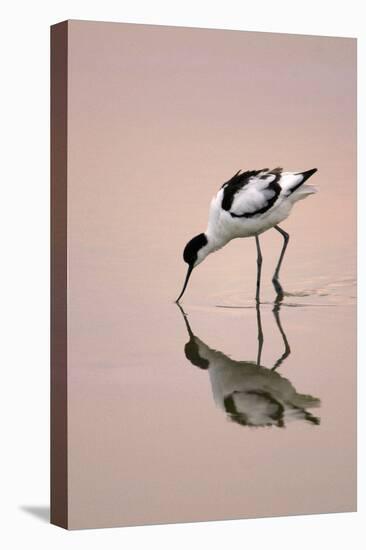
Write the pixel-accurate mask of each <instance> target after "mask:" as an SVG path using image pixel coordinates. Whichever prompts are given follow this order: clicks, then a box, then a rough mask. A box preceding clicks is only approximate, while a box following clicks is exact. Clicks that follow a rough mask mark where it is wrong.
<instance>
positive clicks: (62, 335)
mask: <svg viewBox="0 0 366 550" xmlns="http://www.w3.org/2000/svg"><path fill="white" fill-rule="evenodd" d="M67 61H68V22H67V21H65V22H62V23H59V24H57V25H53V26H52V27H51V448H50V452H51V480H50V482H51V488H50V492H51V494H50V505H51V514H50V516H51V520H50V521H51V523H53V524H55V525H58V526H60V527H63V528H65V529H67V528H68V479H67V477H68V475H67V474H68V466H67V452H68V445H67V83H68V78H67V70H68V62H67Z"/></svg>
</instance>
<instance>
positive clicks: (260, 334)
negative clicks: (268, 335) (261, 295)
mask: <svg viewBox="0 0 366 550" xmlns="http://www.w3.org/2000/svg"><path fill="white" fill-rule="evenodd" d="M256 310H257V329H258V353H257V367H260V366H261V355H262V348H263V341H264V338H263V329H262V320H261V310H260V303H259V302H257V304H256Z"/></svg>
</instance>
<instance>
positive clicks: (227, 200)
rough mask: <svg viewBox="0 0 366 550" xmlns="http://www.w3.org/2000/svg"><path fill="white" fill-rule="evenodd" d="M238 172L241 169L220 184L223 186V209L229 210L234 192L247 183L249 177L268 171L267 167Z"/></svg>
mask: <svg viewBox="0 0 366 550" xmlns="http://www.w3.org/2000/svg"><path fill="white" fill-rule="evenodd" d="M240 172H241V170H239V171H238V172H237V173H236V174H234V175H233V177H232V178H230V179H229V180H228V181H226V182H225V183H224V185H223V186H222V188H224V196H223V198H222V203H221V207H222V208H223V210H227V211H229V210H230V208H231V205H232V204H233V200H234V197H235V195H236V193H237V192H238V191H240V189H243V187H245V186H246V185H247V184H248V183H249V180H250V178H252V177H254V176H258V174H260V173H261V172H267V173H268V168H263V169H262V170H247V171H246V172H242V173H240Z"/></svg>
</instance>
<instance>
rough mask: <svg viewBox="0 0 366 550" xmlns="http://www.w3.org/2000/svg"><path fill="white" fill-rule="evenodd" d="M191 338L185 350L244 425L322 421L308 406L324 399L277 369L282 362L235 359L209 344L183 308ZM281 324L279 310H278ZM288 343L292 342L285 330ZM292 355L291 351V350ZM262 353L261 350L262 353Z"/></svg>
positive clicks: (220, 400) (216, 395) (217, 396)
mask: <svg viewBox="0 0 366 550" xmlns="http://www.w3.org/2000/svg"><path fill="white" fill-rule="evenodd" d="M180 309H181V311H182V314H183V316H184V320H185V323H186V327H187V330H188V333H189V342H187V343H186V345H185V348H184V351H185V355H186V357H187V359H188V360H189V361H190V362H191V363H192V364H193V365H195V366H197V367H199V368H201V369H207V370H208V374H209V376H210V381H211V385H212V391H213V397H214V400H215V402H216V404H217V405H218V406H219V407H221V408H222V409H224V410H225V411H226V413H227V415H228V416H229V418H230V419H231V420H233V421H234V422H236V423H238V424H241V425H242V426H257V427H259V426H278V427H284V426H285V424H286V423H287V422H289V421H291V420H305V421H307V422H309V423H312V424H319V423H320V419H319V418H317V417H316V416H313V415H312V414H311V413H310V412H309V411H308V409H310V408H313V407H319V406H320V400H319V399H317V398H316V397H312V396H311V395H305V394H301V393H298V392H297V391H296V389H295V388H294V386H293V385H292V384H291V382H290V381H289V380H288V379H287V378H284V377H283V376H281V375H280V374H279V373H278V372H276V370H275V368H277V366H278V364H279V362H278V361H277V363H276V365H275V367H274V368H272V369H268V368H266V367H263V366H261V365H260V364H259V362H258V361H257V362H254V361H235V360H233V359H231V358H230V357H228V356H227V355H225V354H224V353H221V352H220V351H216V350H214V349H212V348H210V347H209V346H207V345H206V344H205V343H204V342H202V340H200V339H199V338H197V336H195V335H194V334H193V332H192V330H191V327H190V325H189V322H188V319H187V316H186V314H185V313H184V311H183V310H182V308H180ZM275 319H276V323H277V325H278V327H279V329H280V331H281V334H282V333H283V329H282V327H281V325H280V324H279V311H278V310H277V311H276V313H275ZM257 320H258V336H259V334H260V335H261V338H260V337H259V338H258V342H259V346H260V347H261V344H262V341H263V340H262V338H263V336H262V332H261V328H260V311H259V307H258V309H257ZM282 335H283V337H284V338H285V340H284V341H285V344H286V346H288V343H287V340H286V337H285V335H284V333H283V334H282ZM287 355H288V353H287ZM258 357H260V353H258Z"/></svg>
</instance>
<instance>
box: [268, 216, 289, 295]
mask: <svg viewBox="0 0 366 550" xmlns="http://www.w3.org/2000/svg"><path fill="white" fill-rule="evenodd" d="M274 228H275V229H277V231H278V232H279V233H281V235H282V237H283V239H284V242H283V246H282V250H281V254H280V258H279V260H278V263H277V266H276V270H275V272H274V275H273V277H272V283H273V286H274V287H275V291H276V292H277V298H276V303H277V304H278V303H279V302H281V301H282V299H283V288H282V286H281V284H280V281H279V275H280V269H281V264H282V260H283V257H284V255H285V252H286V248H287V245H288V241H289V239H290V235H289V234H288V233H286V231H284V230H283V229H281V228H280V227H279V226H278V225H275V226H274Z"/></svg>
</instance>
